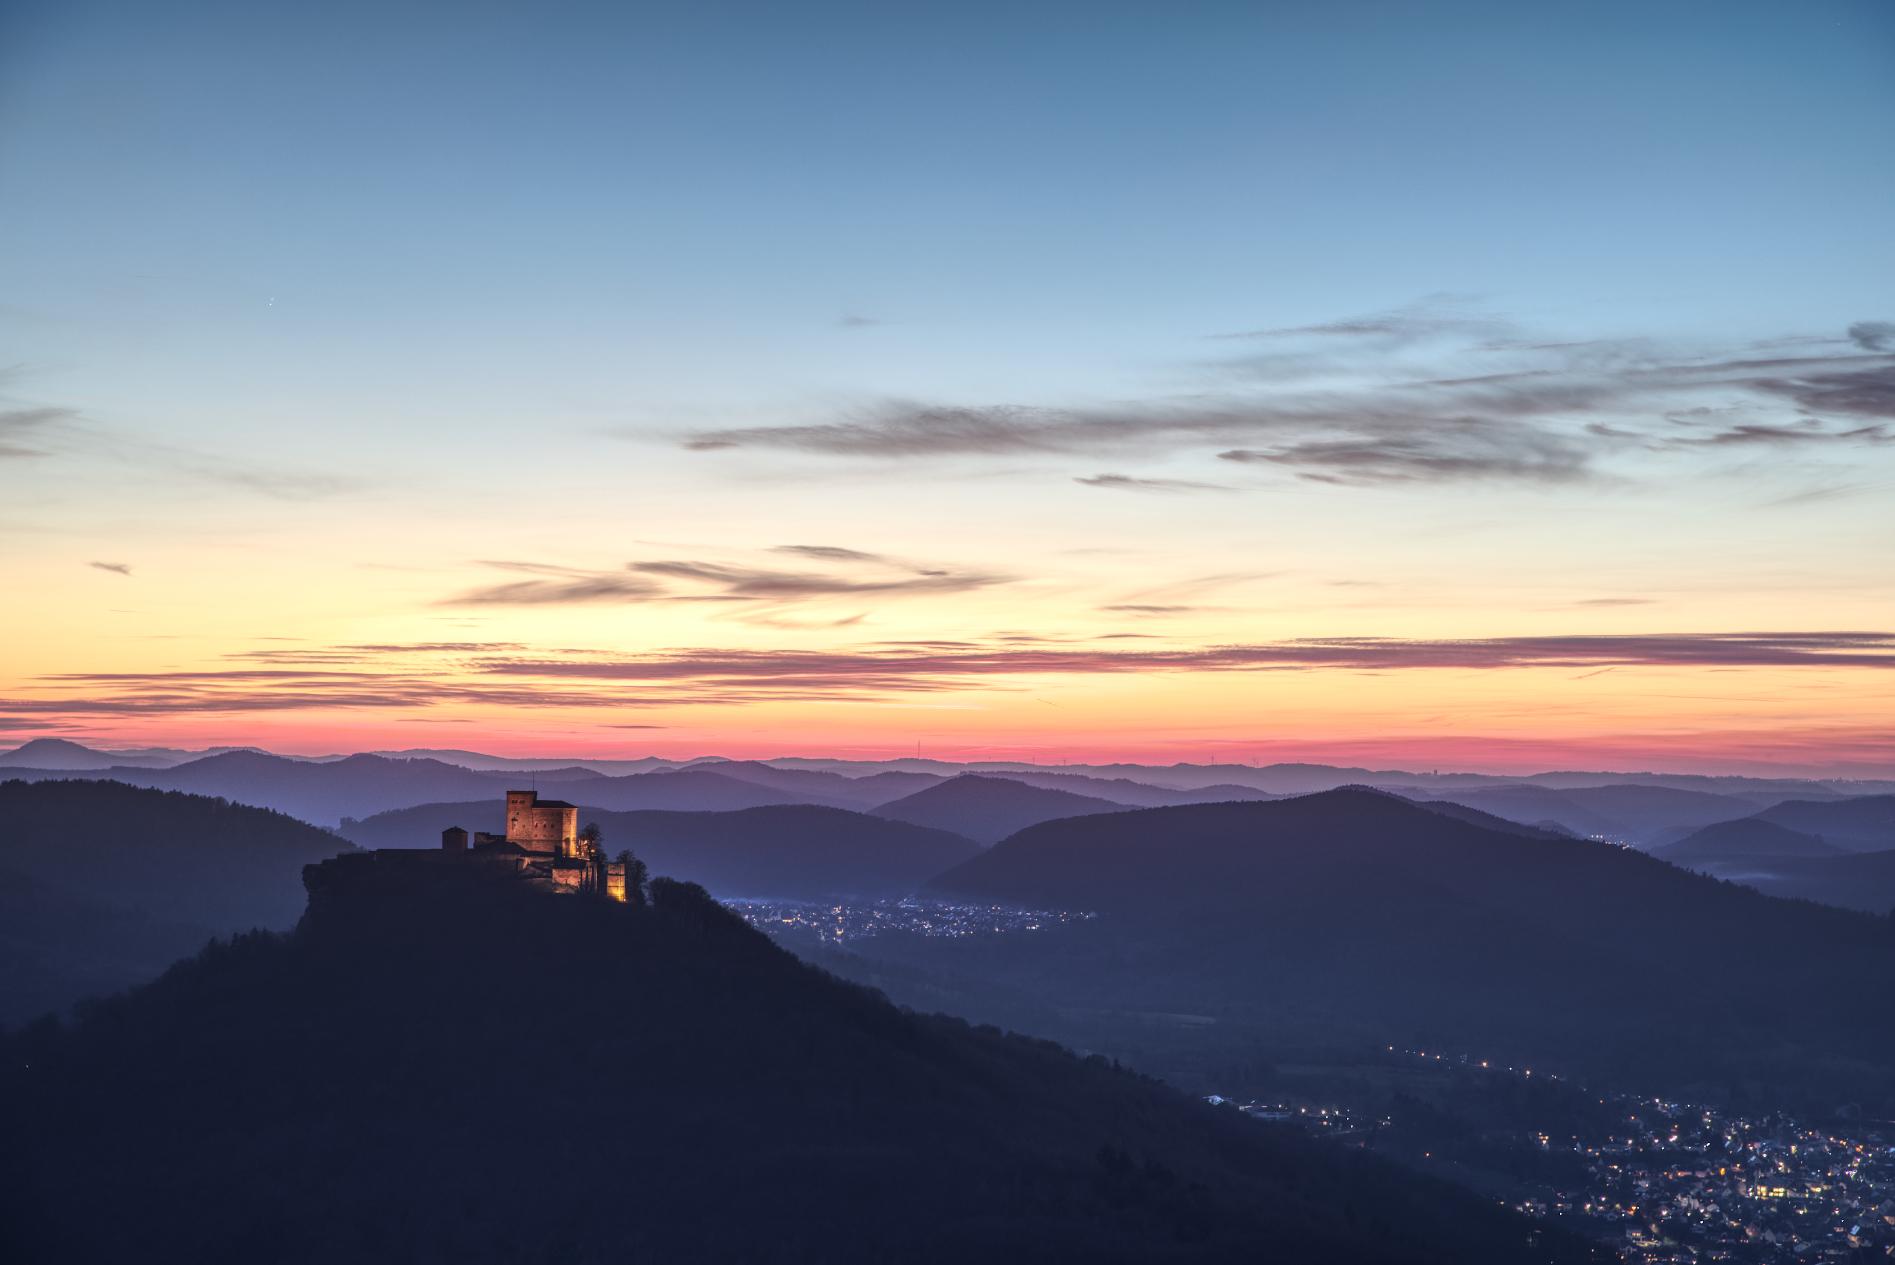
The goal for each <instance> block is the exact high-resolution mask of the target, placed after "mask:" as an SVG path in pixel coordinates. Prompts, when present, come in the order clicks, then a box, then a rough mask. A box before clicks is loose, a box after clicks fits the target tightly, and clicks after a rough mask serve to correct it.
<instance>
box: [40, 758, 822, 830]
mask: <svg viewBox="0 0 1895 1265" xmlns="http://www.w3.org/2000/svg"><path fill="white" fill-rule="evenodd" d="M102 772H103V773H104V775H106V776H109V777H110V778H111V779H112V780H114V781H118V782H124V783H126V784H127V785H130V786H149V787H157V788H160V789H165V790H183V791H190V792H193V793H195V794H199V795H218V796H222V797H224V798H225V799H231V800H235V801H237V802H238V803H242V804H254V805H257V806H259V807H263V808H274V809H276V810H277V811H278V812H283V813H288V814H289V815H290V816H292V817H299V818H301V819H302V820H304V821H307V822H314V823H316V824H318V825H325V826H326V825H329V824H332V823H336V822H340V821H342V820H344V819H347V818H362V817H370V816H373V815H374V814H376V813H380V812H386V811H388V810H389V809H393V808H407V807H410V806H411V805H414V804H430V803H448V802H459V801H466V800H476V799H486V798H490V797H491V798H495V799H498V798H499V797H501V796H502V795H504V794H505V793H506V792H507V791H509V790H517V789H527V788H530V787H532V786H534V785H543V784H545V783H551V784H552V785H553V786H556V787H558V788H559V793H560V794H561V795H563V796H566V797H567V798H568V799H571V798H574V797H579V796H583V797H584V798H585V799H586V800H588V801H589V802H592V803H596V804H598V805H600V806H601V807H605V808H613V809H629V808H668V809H678V810H692V811H707V810H727V809H734V808H751V807H755V806H757V805H759V804H784V803H807V802H809V797H808V796H804V795H799V794H797V793H795V792H792V791H785V790H778V789H774V788H770V787H765V786H759V785H756V784H754V783H751V782H742V781H738V780H737V779H735V778H731V777H725V776H723V775H722V774H718V773H710V772H701V771H698V770H695V769H687V770H681V771H679V772H675V773H638V774H631V775H629V776H626V777H604V776H601V775H599V774H597V773H595V772H593V771H592V770H590V769H585V768H581V767H578V766H572V767H568V768H563V769H554V770H551V771H550V772H549V773H543V774H538V775H535V774H533V773H505V772H501V773H489V772H476V771H475V770H473V769H463V768H461V767H459V766H458V765H452V764H443V763H441V762H440V761H439V760H425V759H416V760H391V759H387V758H385V757H383V756H376V755H352V756H349V757H347V758H346V759H341V760H331V761H327V762H314V761H308V760H289V759H285V758H284V757H282V756H274V755H265V754H262V753H260V752H254V751H231V752H226V753H224V754H222V755H215V756H207V757H205V758H204V759H201V760H192V761H190V762H188V763H185V764H180V765H176V766H174V767H172V768H168V769H133V768H122V767H120V768H111V769H106V770H103V771H102ZM20 776H21V777H22V778H23V779H24V780H27V781H37V780H40V779H42V778H46V777H57V776H60V775H59V774H56V773H47V772H44V771H35V772H25V773H22V774H21V775H20ZM536 777H537V779H538V780H537V781H536ZM581 788H583V789H581Z"/></svg>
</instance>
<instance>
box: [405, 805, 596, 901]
mask: <svg viewBox="0 0 1895 1265" xmlns="http://www.w3.org/2000/svg"><path fill="white" fill-rule="evenodd" d="M441 850H442V851H443V852H449V853H462V854H466V855H468V856H469V857H472V858H479V859H482V860H493V861H498V860H505V859H509V858H511V859H514V860H516V862H517V865H518V868H519V870H520V872H521V874H522V876H523V877H529V878H545V879H550V880H552V883H553V886H554V887H555V889H557V890H559V891H562V892H578V893H583V894H594V895H604V896H609V897H611V898H612V899H613V900H624V899H625V865H624V863H623V862H621V861H608V860H606V859H605V852H604V850H603V849H601V848H600V847H599V845H598V843H597V842H596V841H595V840H592V839H584V838H581V837H580V835H579V808H578V806H577V805H576V804H568V803H567V802H566V801H565V800H563V799H544V800H543V799H541V798H540V796H539V792H538V791H508V792H507V833H506V834H505V835H490V834H488V833H486V832H485V831H482V832H480V833H479V834H476V835H475V836H474V837H473V840H472V845H471V847H470V846H469V841H468V837H467V832H466V831H465V830H462V829H461V828H460V827H459V826H449V827H448V828H447V829H446V830H443V831H442V832H441Z"/></svg>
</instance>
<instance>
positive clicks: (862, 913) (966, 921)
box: [724, 897, 1093, 946]
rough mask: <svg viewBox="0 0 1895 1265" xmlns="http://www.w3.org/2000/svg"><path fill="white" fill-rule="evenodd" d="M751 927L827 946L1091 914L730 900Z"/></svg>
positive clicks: (1018, 927) (925, 903)
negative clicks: (807, 934) (811, 936)
mask: <svg viewBox="0 0 1895 1265" xmlns="http://www.w3.org/2000/svg"><path fill="white" fill-rule="evenodd" d="M724 904H725V905H726V906H728V907H729V908H730V909H732V910H734V911H735V912H737V913H738V914H741V915H742V916H743V917H744V918H745V919H746V920H747V921H748V922H749V923H750V925H751V926H753V927H755V928H756V929H757V930H759V931H762V932H764V933H766V934H771V935H778V934H781V933H783V932H785V931H792V930H801V931H812V932H814V933H815V934H816V935H817V936H819V937H820V938H821V939H822V940H823V942H824V943H826V944H831V945H837V946H840V945H844V944H847V943H849V942H850V941H852V940H857V939H860V938H863V937H865V936H873V935H879V934H881V933H883V932H888V931H906V932H909V933H910V934H913V935H921V936H971V935H980V934H983V933H987V932H998V931H1038V930H1040V929H1041V928H1042V927H1052V926H1057V925H1059V924H1061V923H1068V922H1082V921H1084V920H1086V919H1088V918H1091V917H1093V915H1092V914H1089V913H1069V912H1065V911H1060V910H1033V909H1015V908H1013V907H1011V906H1007V905H957V904H951V903H949V902H947V901H938V900H917V899H915V898H913V897H908V898H905V899H902V900H884V901H876V902H875V903H873V904H834V905H819V904H803V903H798V902H793V901H762V900H727V901H725V902H724Z"/></svg>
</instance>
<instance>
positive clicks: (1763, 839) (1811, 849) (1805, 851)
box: [1653, 817, 1848, 865]
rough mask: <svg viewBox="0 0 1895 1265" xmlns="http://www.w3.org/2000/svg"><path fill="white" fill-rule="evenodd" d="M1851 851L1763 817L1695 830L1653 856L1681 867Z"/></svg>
mask: <svg viewBox="0 0 1895 1265" xmlns="http://www.w3.org/2000/svg"><path fill="white" fill-rule="evenodd" d="M1847 851H1848V849H1846V848H1838V847H1836V846H1835V845H1833V844H1830V843H1828V842H1825V841H1824V840H1823V838H1822V837H1821V836H1819V835H1806V834H1803V833H1801V832H1800V831H1795V830H1791V829H1790V828H1789V827H1787V826H1779V825H1777V824H1776V823H1775V822H1773V821H1765V820H1763V819H1762V818H1760V817H1742V818H1739V819H1738V820H1736V821H1720V822H1718V823H1717V824H1716V825H1714V826H1706V827H1705V828H1704V829H1702V830H1699V831H1694V832H1693V833H1691V834H1689V835H1687V836H1685V837H1684V838H1683V839H1681V840H1679V841H1678V842H1677V843H1673V844H1667V845H1666V846H1665V847H1662V848H1655V849H1653V854H1654V855H1656V856H1661V857H1663V858H1665V860H1667V861H1672V862H1675V863H1676V864H1679V865H1689V864H1691V863H1693V862H1696V861H1702V860H1706V859H1708V858H1712V857H1777V856H1782V857H1825V856H1843V855H1845V854H1846V853H1847Z"/></svg>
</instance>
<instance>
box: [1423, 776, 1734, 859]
mask: <svg viewBox="0 0 1895 1265" xmlns="http://www.w3.org/2000/svg"><path fill="white" fill-rule="evenodd" d="M1390 789H1393V790H1396V791H1398V792H1399V793H1401V794H1404V795H1409V794H1412V792H1411V791H1409V790H1408V789H1407V788H1402V787H1392V788H1390ZM1424 793H1425V794H1426V797H1427V798H1429V799H1447V800H1452V801H1453V802H1455V803H1457V804H1465V805H1467V806H1468V807H1469V808H1478V809H1480V810H1481V811H1482V812H1486V813H1492V814H1493V815H1494V816H1496V817H1504V818H1506V819H1507V820H1509V821H1518V822H1537V821H1545V820H1548V819H1551V820H1553V821H1558V822H1561V823H1563V824H1564V825H1565V826H1567V827H1568V828H1569V829H1571V830H1573V831H1575V832H1577V833H1579V834H1582V835H1599V836H1603V837H1605V838H1610V839H1615V840H1620V841H1624V842H1636V843H1641V844H1643V843H1648V842H1650V841H1652V840H1654V839H1655V838H1657V837H1658V836H1659V835H1660V834H1661V833H1662V832H1664V831H1667V830H1675V829H1679V828H1684V829H1686V830H1696V829H1697V828H1699V827H1701V826H1707V825H1710V824H1711V823H1713V822H1719V821H1731V820H1734V819H1736V818H1739V817H1748V816H1750V815H1751V814H1752V813H1754V812H1755V811H1756V810H1757V805H1756V804H1755V803H1754V802H1753V801H1751V800H1749V799H1738V798H1735V797H1733V796H1729V795H1717V794H1712V793H1709V792H1705V791H1690V790H1678V789H1676V788H1673V787H1666V786H1641V785H1637V784H1631V783H1627V784H1623V785H1615V786H1584V787H1571V788H1567V789H1564V790H1552V789H1549V788H1547V787H1542V786H1500V787H1493V788H1490V789H1475V790H1456V791H1440V792H1424Z"/></svg>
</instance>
